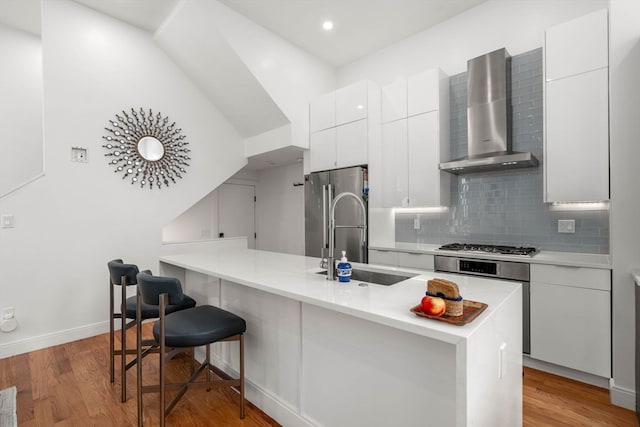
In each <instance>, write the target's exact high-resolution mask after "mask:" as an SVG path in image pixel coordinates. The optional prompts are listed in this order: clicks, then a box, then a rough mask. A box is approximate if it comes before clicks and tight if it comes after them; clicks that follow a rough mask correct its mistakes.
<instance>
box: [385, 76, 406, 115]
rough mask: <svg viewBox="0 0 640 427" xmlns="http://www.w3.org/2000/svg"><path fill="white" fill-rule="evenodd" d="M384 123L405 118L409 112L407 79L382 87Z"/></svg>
mask: <svg viewBox="0 0 640 427" xmlns="http://www.w3.org/2000/svg"><path fill="white" fill-rule="evenodd" d="M381 92H382V95H381V101H380V103H381V106H382V123H388V122H392V121H394V120H398V119H403V118H405V117H407V116H408V114H407V107H408V106H407V80H406V79H401V80H397V81H395V82H393V83H390V84H388V85H385V86H383V87H382V88H381Z"/></svg>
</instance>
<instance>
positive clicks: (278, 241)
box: [256, 162, 304, 255]
mask: <svg viewBox="0 0 640 427" xmlns="http://www.w3.org/2000/svg"><path fill="white" fill-rule="evenodd" d="M294 183H304V175H303V173H302V162H298V163H292V164H290V165H285V166H279V167H275V168H269V169H265V170H263V171H261V172H260V175H259V180H258V183H257V185H256V195H257V200H258V201H257V203H256V212H257V216H258V218H257V220H258V227H257V233H258V249H261V250H265V251H273V252H284V253H288V254H295V255H304V186H303V185H300V186H297V187H294V186H293V184H294Z"/></svg>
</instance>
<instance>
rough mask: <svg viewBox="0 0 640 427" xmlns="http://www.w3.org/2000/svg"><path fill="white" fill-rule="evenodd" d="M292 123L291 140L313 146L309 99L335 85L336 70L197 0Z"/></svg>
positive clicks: (228, 11) (217, 4)
mask: <svg viewBox="0 0 640 427" xmlns="http://www.w3.org/2000/svg"><path fill="white" fill-rule="evenodd" d="M193 1H197V2H198V3H199V4H200V7H201V8H202V10H204V11H208V12H209V13H210V16H211V18H212V19H214V20H215V25H216V26H217V29H218V31H220V33H221V34H222V35H223V37H225V39H226V40H227V42H228V43H229V44H230V45H231V47H232V48H233V49H234V50H235V51H236V53H237V54H238V55H239V56H240V58H242V60H243V61H244V62H245V64H246V65H247V67H248V68H249V69H250V70H251V72H252V73H253V74H254V75H255V76H256V78H257V79H258V81H259V82H260V83H261V84H262V86H263V87H264V88H265V90H266V91H267V92H268V93H269V95H270V96H271V97H272V98H273V100H274V101H275V103H276V104H277V105H278V107H280V109H281V110H282V112H283V113H284V114H285V115H286V116H287V117H288V118H289V120H290V122H291V132H292V133H291V135H292V136H291V141H292V144H293V145H296V146H298V147H303V148H307V147H309V101H310V100H311V99H313V98H315V97H317V96H318V95H321V94H323V93H326V92H330V91H332V90H333V89H334V88H335V73H334V69H333V68H331V67H330V66H328V65H327V64H325V63H323V62H322V61H320V60H319V59H317V58H315V57H313V56H311V55H310V54H308V53H306V52H304V51H303V50H301V49H299V48H298V47H296V46H294V45H292V44H291V43H289V42H287V41H285V40H283V39H281V38H280V37H278V36H276V35H275V34H273V33H271V32H269V31H267V30H266V29H265V28H263V27H261V26H259V25H257V24H256V23H254V22H253V21H251V20H249V19H247V18H245V17H244V16H242V15H240V14H238V13H236V12H235V11H234V10H232V9H230V8H229V7H227V6H225V5H223V4H222V3H220V2H217V1H211V0H193Z"/></svg>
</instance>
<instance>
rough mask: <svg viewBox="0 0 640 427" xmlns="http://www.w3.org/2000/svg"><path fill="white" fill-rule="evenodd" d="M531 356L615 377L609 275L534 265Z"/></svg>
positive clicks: (532, 272) (581, 269)
mask: <svg viewBox="0 0 640 427" xmlns="http://www.w3.org/2000/svg"><path fill="white" fill-rule="evenodd" d="M531 357H532V358H534V359H538V360H542V361H545V362H550V363H554V364H556V365H560V366H564V367H568V368H572V369H577V370H579V371H583V372H588V373H590V374H593V375H598V376H601V377H605V378H610V377H611V274H610V271H609V270H604V269H595V268H578V267H562V266H551V265H538V264H533V265H531Z"/></svg>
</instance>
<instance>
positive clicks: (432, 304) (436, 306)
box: [420, 295, 447, 316]
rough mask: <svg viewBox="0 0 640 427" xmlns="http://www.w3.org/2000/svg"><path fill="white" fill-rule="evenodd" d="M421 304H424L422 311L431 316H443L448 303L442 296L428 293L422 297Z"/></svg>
mask: <svg viewBox="0 0 640 427" xmlns="http://www.w3.org/2000/svg"><path fill="white" fill-rule="evenodd" d="M420 305H421V306H422V311H423V312H424V313H425V314H428V315H430V316H442V315H443V314H444V311H445V310H446V309H447V305H446V304H445V303H444V300H443V299H442V298H438V297H430V296H428V295H426V296H424V297H422V301H420Z"/></svg>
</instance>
